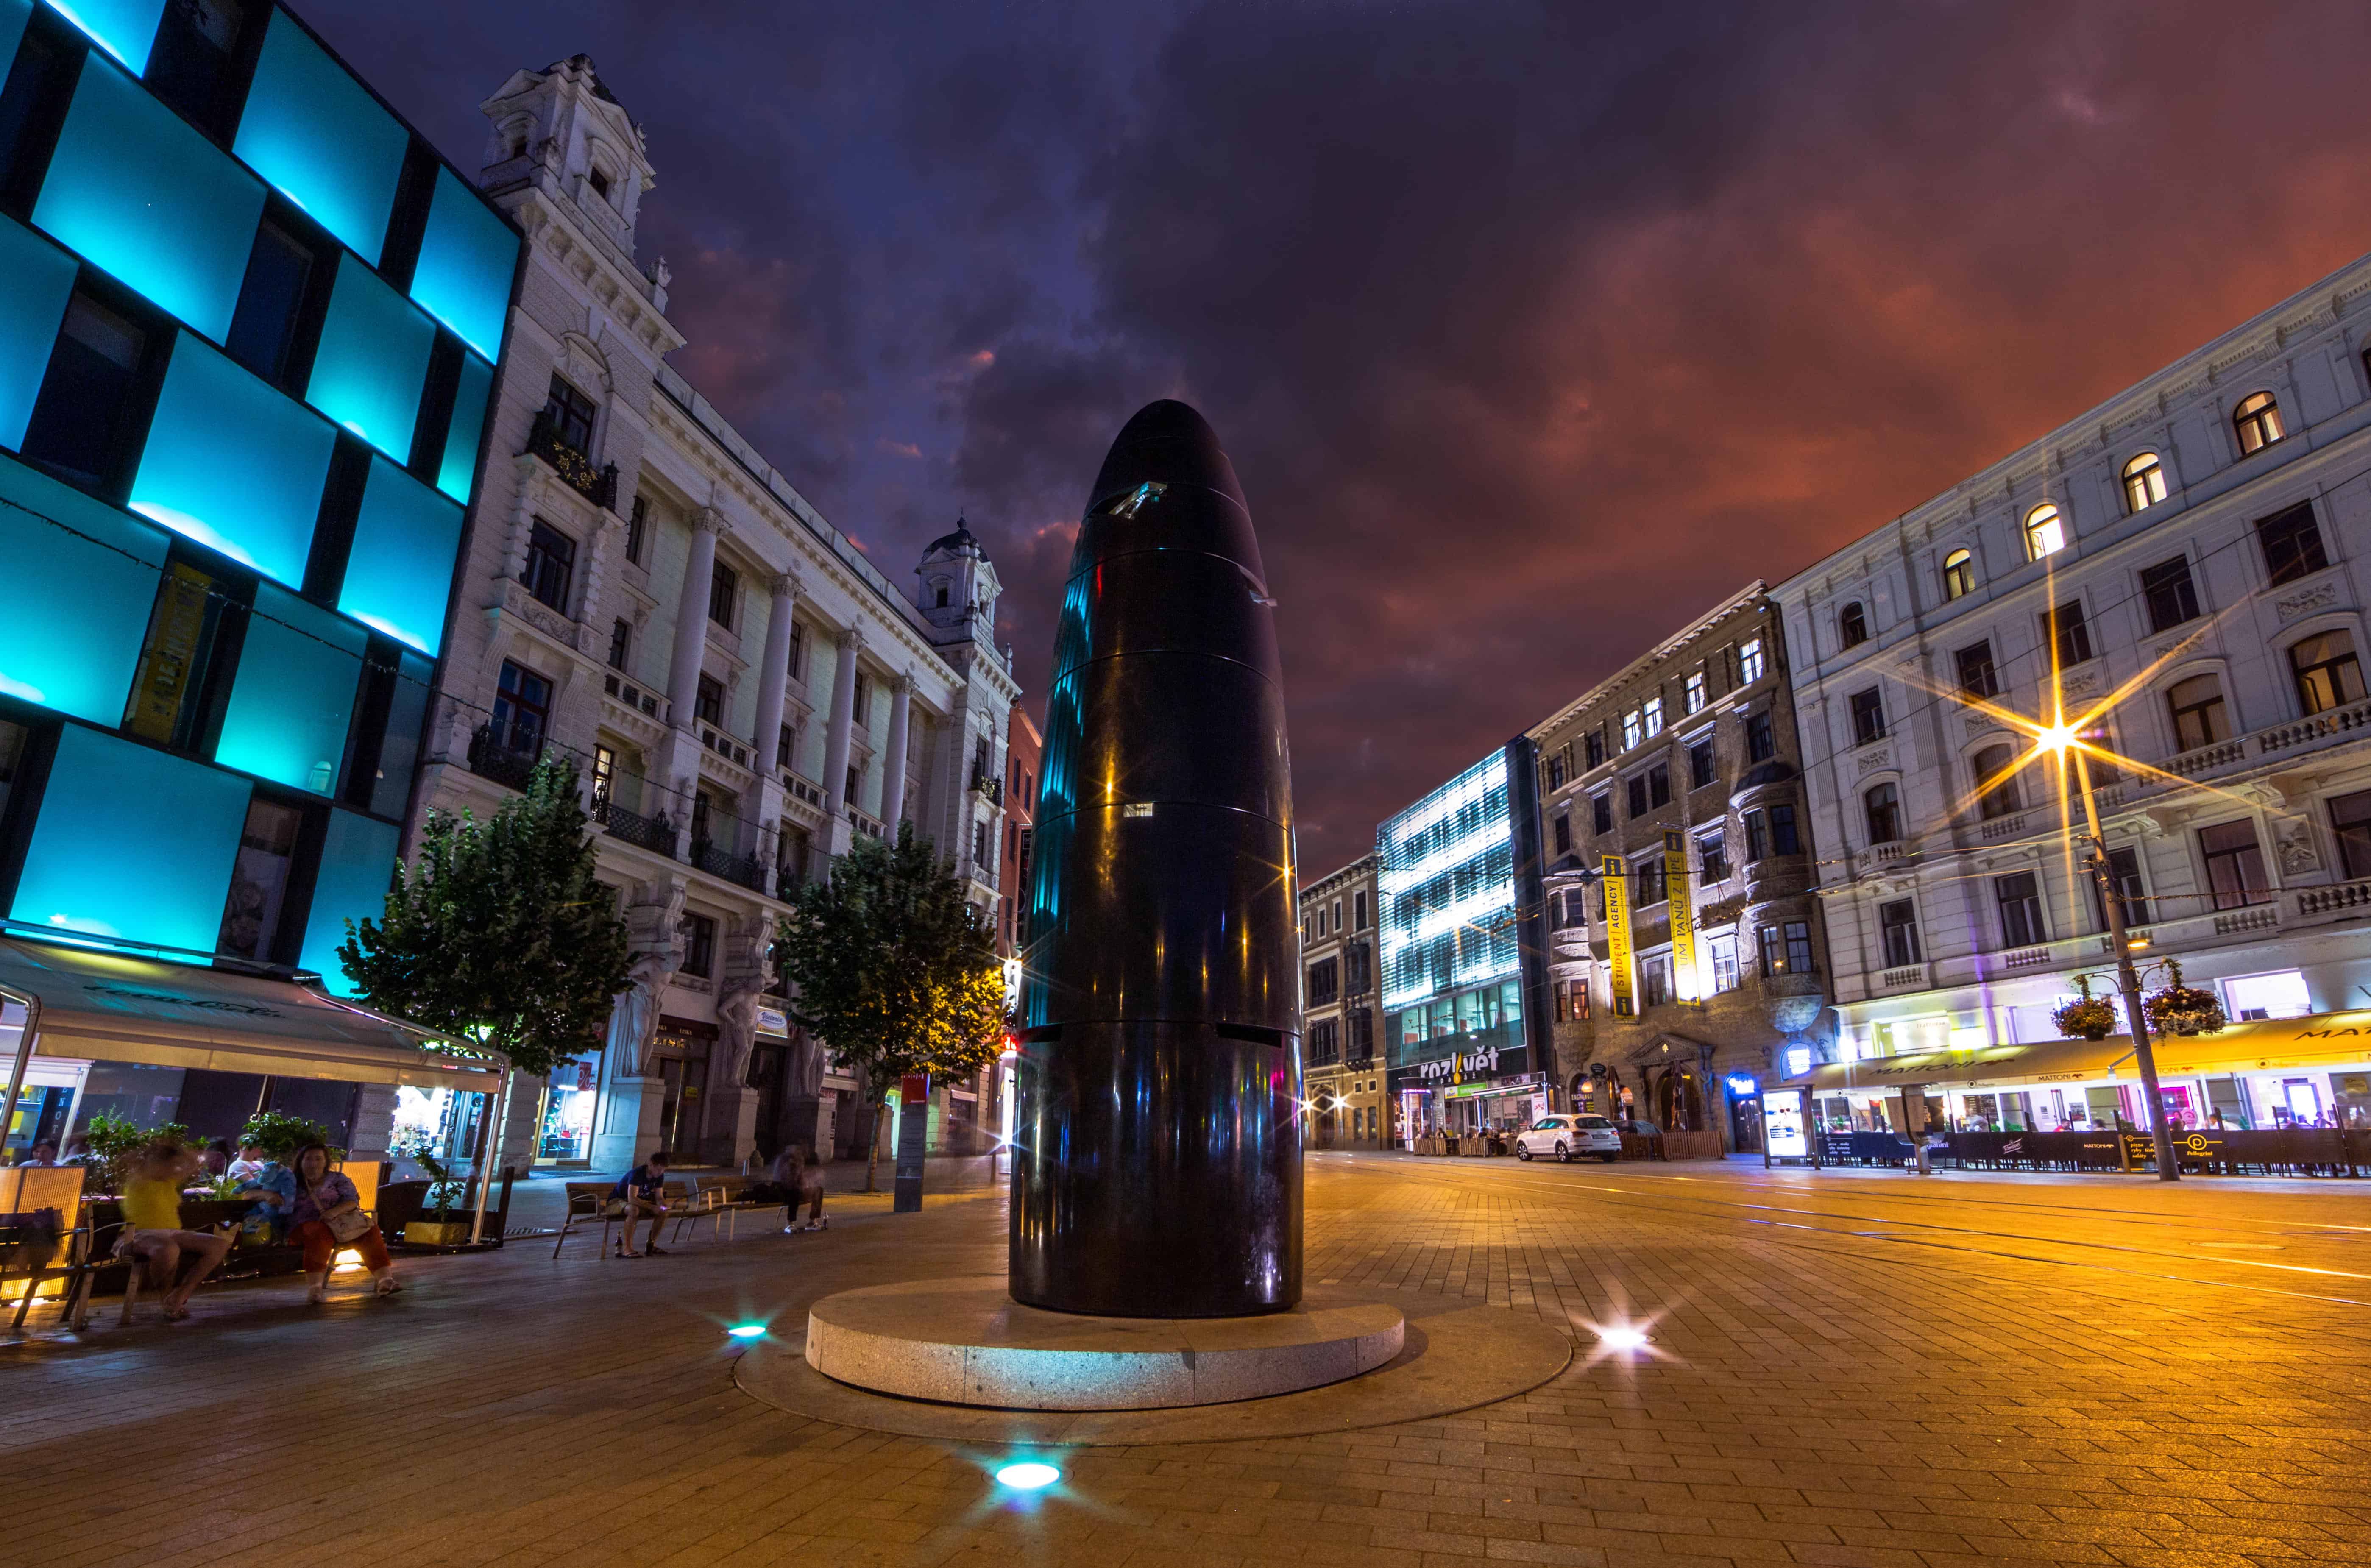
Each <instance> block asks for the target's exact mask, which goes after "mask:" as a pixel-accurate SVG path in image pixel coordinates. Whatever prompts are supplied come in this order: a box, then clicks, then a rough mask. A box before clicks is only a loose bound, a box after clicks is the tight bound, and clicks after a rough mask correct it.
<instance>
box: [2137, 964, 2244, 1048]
mask: <svg viewBox="0 0 2371 1568" xmlns="http://www.w3.org/2000/svg"><path fill="white" fill-rule="evenodd" d="M2166 970H2167V972H2168V973H2169V974H2170V975H2171V976H2172V978H2171V979H2169V980H2168V981H2167V982H2166V986H2165V989H2164V990H2162V991H2152V992H2150V993H2149V994H2148V995H2147V996H2146V997H2143V998H2141V1011H2142V1012H2144V1013H2145V1014H2147V1015H2148V1020H2149V1027H2150V1028H2151V1029H2154V1030H2156V1031H2157V1032H2158V1033H2159V1034H2211V1033H2213V1032H2215V1030H2218V1029H2220V1028H2222V1027H2223V1026H2224V1025H2225V1024H2226V1023H2227V1022H2229V1021H2230V1020H2228V1019H2226V1018H2225V1017H2224V1016H2223V1003H2222V1001H2221V1000H2220V999H2219V998H2218V997H2216V996H2215V993H2214V992H2212V991H2202V990H2200V989H2199V988H2198V987H2197V986H2185V985H2183V984H2182V983H2181V965H2180V964H2179V963H2171V962H2169V963H2167V964H2166Z"/></svg>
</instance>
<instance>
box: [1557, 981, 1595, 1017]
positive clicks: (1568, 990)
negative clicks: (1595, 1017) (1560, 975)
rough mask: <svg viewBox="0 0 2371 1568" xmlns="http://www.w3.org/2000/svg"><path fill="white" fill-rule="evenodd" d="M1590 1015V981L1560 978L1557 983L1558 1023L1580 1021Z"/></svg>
mask: <svg viewBox="0 0 2371 1568" xmlns="http://www.w3.org/2000/svg"><path fill="white" fill-rule="evenodd" d="M1588 1017H1589V982H1588V981H1586V980H1559V981H1557V982H1556V1021H1557V1022H1558V1023H1580V1022H1584V1021H1586V1020H1587V1019H1588Z"/></svg>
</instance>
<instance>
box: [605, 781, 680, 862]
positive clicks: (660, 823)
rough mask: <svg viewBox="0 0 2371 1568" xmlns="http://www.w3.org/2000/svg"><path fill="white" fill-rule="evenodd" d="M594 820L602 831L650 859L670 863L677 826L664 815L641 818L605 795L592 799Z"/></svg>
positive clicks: (674, 853) (674, 849)
mask: <svg viewBox="0 0 2371 1568" xmlns="http://www.w3.org/2000/svg"><path fill="white" fill-rule="evenodd" d="M593 820H594V821H595V822H596V823H598V824H601V831H602V832H604V833H606V834H607V835H608V836H610V837H612V838H615V839H618V840H620V841H621V842H623V843H627V844H631V845H633V846H634V847H636V848H638V849H647V850H649V851H650V852H651V853H652V854H653V855H664V856H665V857H666V858H667V859H670V860H672V859H675V856H676V826H675V824H673V823H671V822H669V821H668V820H667V817H666V813H665V812H661V813H659V814H658V815H656V816H644V815H642V813H640V812H630V811H628V810H627V809H626V808H625V807H623V806H621V805H619V804H618V802H617V801H615V800H614V799H612V798H611V797H609V796H607V795H596V796H594V797H593Z"/></svg>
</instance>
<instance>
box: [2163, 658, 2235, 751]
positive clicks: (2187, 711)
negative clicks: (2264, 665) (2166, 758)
mask: <svg viewBox="0 0 2371 1568" xmlns="http://www.w3.org/2000/svg"><path fill="white" fill-rule="evenodd" d="M2165 700H2166V706H2167V707H2169V708H2170V709H2172V710H2173V749H2174V750H2175V751H2178V752H2187V751H2196V750H2197V749H2198V748H2199V747H2201V746H2211V745H2213V744H2215V743H2216V742H2218V741H2227V740H2229V739H2230V738H2231V721H2230V720H2229V718H2227V717H2226V711H2225V709H2224V707H2223V683H2222V682H2220V681H2218V680H2216V679H2215V677H2214V676H2213V675H2192V676H2191V677H2190V678H2189V679H2188V680H2183V681H2176V682H2174V683H2173V685H2172V686H2170V687H2169V688H2167V691H2166V694H2165Z"/></svg>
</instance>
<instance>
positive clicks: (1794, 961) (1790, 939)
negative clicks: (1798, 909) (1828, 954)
mask: <svg viewBox="0 0 2371 1568" xmlns="http://www.w3.org/2000/svg"><path fill="white" fill-rule="evenodd" d="M1786 931H1787V974H1818V973H1819V972H1820V961H1819V958H1818V956H1817V955H1815V954H1814V953H1813V952H1812V951H1811V923H1810V921H1808V920H1789V921H1787V928H1786Z"/></svg>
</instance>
